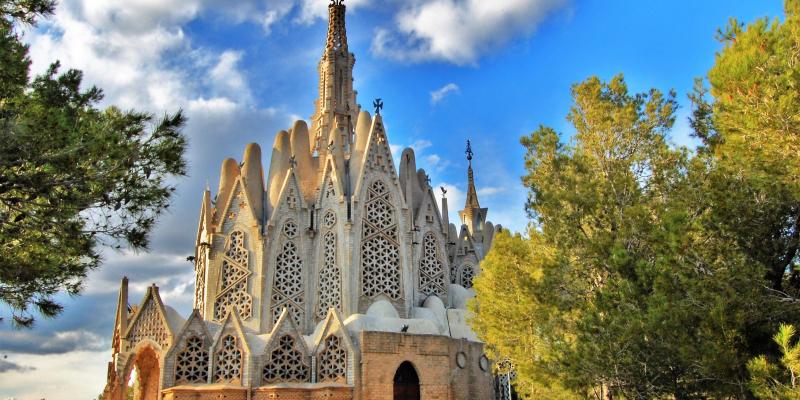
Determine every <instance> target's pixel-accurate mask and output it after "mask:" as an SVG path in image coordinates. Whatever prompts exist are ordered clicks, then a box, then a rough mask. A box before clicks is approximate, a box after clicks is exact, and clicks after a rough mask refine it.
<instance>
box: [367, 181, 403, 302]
mask: <svg viewBox="0 0 800 400" xmlns="http://www.w3.org/2000/svg"><path fill="white" fill-rule="evenodd" d="M391 204H392V197H391V193H390V192H389V190H388V188H387V186H386V184H385V183H383V182H381V181H376V182H374V183H373V184H372V185H371V186H370V187H369V189H368V191H367V203H366V205H365V206H364V208H365V215H364V224H363V230H362V236H361V240H362V242H361V271H362V272H361V274H362V275H361V286H362V293H363V294H364V295H365V296H368V297H374V296H377V295H379V294H385V295H387V296H389V297H390V298H392V299H399V298H400V297H401V292H400V252H399V245H398V241H397V220H396V218H395V210H394V207H392V205H391Z"/></svg>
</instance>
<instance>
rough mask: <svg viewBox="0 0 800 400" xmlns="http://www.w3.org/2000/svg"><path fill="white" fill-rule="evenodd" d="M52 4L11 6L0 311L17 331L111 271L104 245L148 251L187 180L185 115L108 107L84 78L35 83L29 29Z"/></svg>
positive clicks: (2, 57)
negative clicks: (20, 29) (60, 296)
mask: <svg viewBox="0 0 800 400" xmlns="http://www.w3.org/2000/svg"><path fill="white" fill-rule="evenodd" d="M52 9H53V2H52V1H49V0H10V1H9V0H0V11H1V12H2V15H3V18H2V19H0V21H2V22H0V62H1V63H2V65H0V71H1V72H0V249H2V250H0V301H2V302H4V303H6V304H7V305H9V306H10V307H11V309H12V312H13V316H12V317H13V320H14V323H15V324H17V325H20V326H30V325H31V324H32V323H33V321H34V317H33V314H32V312H33V311H34V310H35V311H38V312H39V313H41V314H42V315H44V316H47V317H51V316H55V315H57V314H58V313H59V312H60V311H61V309H62V307H61V305H60V304H58V303H56V302H54V301H53V300H52V296H53V295H55V294H56V293H58V292H59V291H62V290H63V291H66V292H67V293H69V294H77V293H79V292H80V290H81V281H82V278H84V277H85V276H86V273H87V272H88V271H89V270H91V269H93V268H96V267H97V266H98V265H99V263H100V261H101V260H100V258H99V255H98V253H97V249H96V248H97V246H98V245H109V246H113V247H115V248H120V247H122V246H128V247H131V248H134V249H143V248H146V247H147V245H148V232H149V231H150V230H151V229H152V227H153V225H154V223H155V220H156V217H157V216H158V215H159V213H161V212H162V211H163V210H164V209H165V208H166V207H167V206H168V202H169V199H170V196H171V194H172V192H173V191H174V188H173V187H172V186H170V185H169V184H168V182H167V179H168V178H169V177H170V176H175V175H183V174H185V170H186V164H185V161H184V159H183V153H184V150H185V147H186V139H185V138H184V136H183V135H182V134H181V133H180V130H181V127H182V126H183V124H184V117H183V116H182V114H181V113H180V112H178V113H176V114H174V115H167V116H165V117H164V118H163V119H161V120H160V121H157V122H156V121H154V119H153V116H151V115H149V114H146V113H140V112H135V111H127V112H125V111H121V110H119V109H117V108H115V107H109V108H107V109H105V110H99V109H97V108H96V105H97V103H98V102H99V101H100V100H101V99H102V92H101V91H100V90H99V89H97V88H94V87H92V88H89V89H88V90H82V89H81V81H82V74H81V72H80V71H76V70H68V71H66V72H63V73H60V72H59V64H58V62H56V63H54V64H53V65H52V66H51V67H50V68H49V70H48V71H47V73H45V74H43V75H41V76H38V77H35V78H34V79H30V77H29V72H28V69H29V65H30V61H29V59H28V58H27V51H28V49H27V47H26V46H24V45H23V44H22V43H21V41H20V37H19V34H18V33H17V32H16V31H15V24H17V23H34V22H35V20H36V17H37V16H39V15H43V14H48V13H50V12H51V11H52Z"/></svg>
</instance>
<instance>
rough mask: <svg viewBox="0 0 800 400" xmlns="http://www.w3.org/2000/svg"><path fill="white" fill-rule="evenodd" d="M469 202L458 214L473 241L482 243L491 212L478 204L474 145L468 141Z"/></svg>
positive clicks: (467, 201)
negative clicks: (473, 163) (485, 224)
mask: <svg viewBox="0 0 800 400" xmlns="http://www.w3.org/2000/svg"><path fill="white" fill-rule="evenodd" d="M465 153H466V154H467V161H468V162H469V166H468V167H467V200H466V203H465V204H464V209H463V210H461V211H459V212H458V215H459V217H461V223H462V224H464V225H466V226H467V230H468V231H469V234H470V235H471V236H472V237H473V240H475V241H477V242H481V241H482V240H483V237H482V234H481V232H482V231H483V224H484V223H485V222H486V214H487V212H488V211H489V209H487V208H481V205H480V202H478V192H477V190H475V176H474V175H473V172H472V156H473V153H472V144H471V143H470V141H469V140H467V151H466V152H465Z"/></svg>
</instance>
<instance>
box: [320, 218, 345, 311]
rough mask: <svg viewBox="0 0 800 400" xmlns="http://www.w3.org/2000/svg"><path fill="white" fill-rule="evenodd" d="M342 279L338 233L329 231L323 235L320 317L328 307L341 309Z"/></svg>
mask: <svg viewBox="0 0 800 400" xmlns="http://www.w3.org/2000/svg"><path fill="white" fill-rule="evenodd" d="M326 215H327V214H326ZM326 225H327V224H326ZM341 281H342V279H341V271H340V270H339V267H338V266H337V265H336V234H335V233H333V232H332V231H328V232H327V233H325V235H324V236H323V237H322V266H321V267H320V270H319V307H318V308H317V316H318V317H320V318H324V317H325V314H327V313H328V309H331V308H335V309H337V310H340V308H339V306H340V302H341V287H342V284H341Z"/></svg>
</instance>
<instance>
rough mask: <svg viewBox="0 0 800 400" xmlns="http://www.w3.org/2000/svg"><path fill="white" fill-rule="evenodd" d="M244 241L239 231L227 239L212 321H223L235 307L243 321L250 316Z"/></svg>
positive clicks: (247, 269) (251, 299)
mask: <svg viewBox="0 0 800 400" xmlns="http://www.w3.org/2000/svg"><path fill="white" fill-rule="evenodd" d="M244 239H245V237H244V233H243V232H241V231H234V232H232V233H231V234H230V236H229V237H228V243H227V244H226V248H225V254H224V256H223V257H222V290H221V291H220V294H219V295H218V296H217V298H216V300H215V302H214V319H216V320H217V321H221V320H222V319H224V318H225V315H226V314H227V313H228V310H229V309H230V308H231V307H235V308H236V310H237V311H238V312H239V316H240V317H242V318H243V319H247V318H250V316H251V315H252V311H253V298H252V296H250V294H249V293H248V292H247V286H248V285H247V283H248V282H247V281H248V278H249V276H250V268H249V256H248V255H249V252H248V250H247V248H245V246H244Z"/></svg>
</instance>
